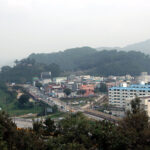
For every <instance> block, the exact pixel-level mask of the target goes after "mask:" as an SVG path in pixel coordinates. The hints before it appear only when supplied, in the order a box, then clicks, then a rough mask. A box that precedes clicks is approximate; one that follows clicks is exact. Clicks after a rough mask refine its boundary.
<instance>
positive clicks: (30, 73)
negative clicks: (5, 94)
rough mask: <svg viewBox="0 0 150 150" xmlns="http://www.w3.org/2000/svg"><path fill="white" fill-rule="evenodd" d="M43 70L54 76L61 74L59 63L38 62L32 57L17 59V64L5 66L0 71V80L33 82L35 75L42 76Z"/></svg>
mask: <svg viewBox="0 0 150 150" xmlns="http://www.w3.org/2000/svg"><path fill="white" fill-rule="evenodd" d="M42 72H51V73H52V77H57V76H59V75H60V72H61V71H60V68H59V66H58V65H56V64H54V63H52V64H48V65H46V64H42V63H36V62H35V60H32V59H23V60H21V61H17V60H16V61H15V66H14V67H10V66H3V67H2V68H1V72H0V81H3V82H9V83H10V82H11V83H12V82H15V83H26V82H32V80H33V77H40V76H41V73H42Z"/></svg>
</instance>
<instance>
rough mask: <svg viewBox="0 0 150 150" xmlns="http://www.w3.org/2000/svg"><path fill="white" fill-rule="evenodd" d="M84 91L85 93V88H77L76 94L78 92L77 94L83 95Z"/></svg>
mask: <svg viewBox="0 0 150 150" xmlns="http://www.w3.org/2000/svg"><path fill="white" fill-rule="evenodd" d="M85 93H86V91H85V90H78V91H77V94H78V95H84V94H85Z"/></svg>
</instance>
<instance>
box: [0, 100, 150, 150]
mask: <svg viewBox="0 0 150 150" xmlns="http://www.w3.org/2000/svg"><path fill="white" fill-rule="evenodd" d="M139 103H140V101H139V100H137V99H136V100H135V103H134V105H132V106H133V107H132V111H130V112H128V113H127V115H126V117H125V118H124V119H123V120H122V121H120V122H119V123H118V124H114V123H110V122H109V121H105V120H104V121H93V120H89V119H87V118H86V117H85V116H84V115H83V114H82V113H76V114H70V115H69V114H68V116H67V117H66V118H65V119H63V120H61V121H59V122H57V123H56V122H54V121H53V120H51V118H46V120H41V121H35V122H34V123H33V129H27V130H25V129H21V130H17V128H16V125H15V124H14V123H13V122H12V121H11V119H9V118H8V115H7V114H5V113H4V112H1V113H0V148H4V150H5V149H6V150H7V149H8V150H9V149H12V150H20V149H25V150H26V149H27V150H30V149H31V150H149V149H150V124H149V122H148V116H147V115H146V112H145V111H144V110H142V109H141V108H139V107H138V106H139ZM135 110H136V111H135Z"/></svg>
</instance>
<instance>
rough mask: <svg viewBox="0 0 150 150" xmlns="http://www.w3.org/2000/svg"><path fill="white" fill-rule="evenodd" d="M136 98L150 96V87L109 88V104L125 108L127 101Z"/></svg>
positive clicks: (141, 85) (140, 85)
mask: <svg viewBox="0 0 150 150" xmlns="http://www.w3.org/2000/svg"><path fill="white" fill-rule="evenodd" d="M136 96H139V97H141V96H150V85H143V84H139V85H130V86H120V87H112V88H109V104H111V105H115V106H117V107H123V108H124V107H125V105H126V100H127V99H131V98H135V97H136Z"/></svg>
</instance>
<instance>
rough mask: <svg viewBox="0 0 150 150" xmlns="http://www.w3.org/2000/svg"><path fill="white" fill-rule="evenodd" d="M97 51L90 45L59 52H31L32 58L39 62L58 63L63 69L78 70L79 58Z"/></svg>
mask: <svg viewBox="0 0 150 150" xmlns="http://www.w3.org/2000/svg"><path fill="white" fill-rule="evenodd" d="M94 53H96V49H93V48H90V47H82V48H73V49H68V50H65V51H64V52H57V53H49V54H46V53H42V54H31V55H30V56H29V58H30V59H35V60H36V62H38V63H45V64H51V63H56V64H58V65H59V66H60V68H61V69H62V70H76V69H79V68H78V67H79V62H78V61H79V60H82V59H84V58H85V57H89V56H90V55H92V54H94Z"/></svg>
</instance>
